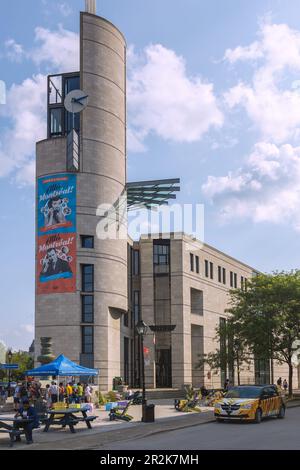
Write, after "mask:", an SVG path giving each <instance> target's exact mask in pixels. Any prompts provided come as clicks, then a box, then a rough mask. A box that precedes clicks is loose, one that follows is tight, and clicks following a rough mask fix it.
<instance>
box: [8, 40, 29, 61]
mask: <svg viewBox="0 0 300 470" xmlns="http://www.w3.org/2000/svg"><path fill="white" fill-rule="evenodd" d="M4 46H5V50H6V54H5V55H6V57H7V58H8V59H9V60H11V61H12V62H22V60H23V58H24V56H25V51H24V48H23V46H22V45H21V44H18V43H17V42H16V41H15V40H14V39H7V41H5V43H4Z"/></svg>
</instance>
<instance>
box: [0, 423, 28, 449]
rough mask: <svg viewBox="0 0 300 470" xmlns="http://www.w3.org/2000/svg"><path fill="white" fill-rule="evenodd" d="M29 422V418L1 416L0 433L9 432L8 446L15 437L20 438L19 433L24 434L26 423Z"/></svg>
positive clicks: (12, 442)
mask: <svg viewBox="0 0 300 470" xmlns="http://www.w3.org/2000/svg"><path fill="white" fill-rule="evenodd" d="M31 422H32V419H31V418H5V417H3V416H1V418H0V433H6V434H9V437H10V447H12V446H13V445H14V441H15V439H16V438H17V439H19V440H20V439H21V435H22V434H26V425H27V424H29V423H31ZM10 423H11V424H10ZM20 428H21V429H20Z"/></svg>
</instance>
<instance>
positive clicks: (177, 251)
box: [129, 233, 298, 388]
mask: <svg viewBox="0 0 300 470" xmlns="http://www.w3.org/2000/svg"><path fill="white" fill-rule="evenodd" d="M155 246H156V247H157V246H160V247H163V246H166V247H167V251H168V254H167V255H163V254H162V255H161V262H162V264H155V263H156V262H157V257H155V250H156V251H157V248H155ZM133 248H134V250H136V251H137V252H138V253H139V257H140V259H139V266H140V268H139V269H140V271H139V276H133V277H131V282H133V284H132V291H133V293H132V295H131V298H132V297H134V292H137V291H138V292H139V298H140V305H139V315H140V317H141V318H142V319H143V320H144V321H145V322H146V324H147V325H149V326H150V329H149V331H148V333H147V335H146V337H145V343H144V344H145V347H146V350H145V351H146V355H147V358H146V367H145V373H146V386H147V388H160V387H161V388H171V387H172V388H182V386H183V385H184V384H193V386H195V387H199V386H201V385H205V386H206V387H208V388H211V387H220V386H222V385H223V383H224V380H225V378H227V377H230V380H231V381H232V382H233V380H235V382H236V381H237V377H236V372H235V377H234V378H233V377H232V376H231V375H230V371H229V370H228V366H227V368H226V370H223V371H222V372H221V371H218V373H216V371H211V370H210V369H209V367H208V366H205V367H204V370H201V369H200V368H199V367H197V365H198V362H199V357H201V355H203V354H208V353H209V352H211V351H215V350H216V349H217V348H219V347H220V345H219V344H218V342H217V340H216V328H217V327H218V326H219V324H220V321H222V320H223V321H224V320H225V319H226V318H227V315H228V314H227V313H226V309H227V308H228V307H229V299H230V297H229V290H230V289H232V288H235V287H237V288H240V287H242V286H245V283H246V282H247V280H248V279H251V277H252V276H253V275H255V274H256V271H255V269H253V268H252V267H250V266H248V265H247V264H244V263H242V262H240V261H238V260H236V259H234V258H232V257H231V256H228V255H226V254H225V253H222V252H221V251H219V250H217V249H215V248H213V247H211V246H209V245H207V244H202V243H201V242H199V241H197V240H195V239H192V238H191V237H189V236H187V235H185V234H180V233H176V234H173V235H171V237H170V236H167V237H166V238H164V235H163V234H161V235H159V236H157V237H153V236H152V238H148V237H147V236H143V237H142V238H141V240H140V241H139V242H136V243H135V244H134V245H133ZM158 250H159V252H163V251H164V249H162V248H159V249H158ZM166 261H167V263H168V264H167V265H166V264H164V262H166ZM130 305H131V312H133V310H134V307H133V305H132V303H131V304H130ZM132 325H133V322H132ZM157 326H160V327H161V328H158V330H159V329H162V330H168V326H169V327H171V328H169V331H152V329H154V330H157ZM153 327H154V328H153ZM151 328H152V329H151ZM133 333H134V332H133V330H132V332H131V336H130V338H132V335H133ZM162 351H163V354H162V357H163V358H164V360H165V364H164V365H163V367H162V364H160V363H159V362H160V357H161V352H162ZM136 364H137V360H136V357H134V360H133V362H132V364H131V366H132V367H130V369H131V375H130V377H129V382H130V381H131V382H134V368H135V367H136ZM166 369H167V371H166ZM269 373H270V372H268V370H267V369H266V366H261V367H260V368H259V367H258V365H256V368H255V364H254V361H253V363H251V364H250V365H247V364H245V365H244V366H243V367H242V371H241V382H242V383H255V382H258V381H260V382H261V383H263V382H268V381H269V380H270V375H269ZM279 376H281V377H282V378H288V370H287V367H286V365H279V364H277V363H275V364H274V377H275V378H276V380H277V378H278V377H279ZM294 380H295V382H294V384H295V386H296V387H297V384H298V377H297V371H296V370H295V377H294ZM135 385H137V384H135Z"/></svg>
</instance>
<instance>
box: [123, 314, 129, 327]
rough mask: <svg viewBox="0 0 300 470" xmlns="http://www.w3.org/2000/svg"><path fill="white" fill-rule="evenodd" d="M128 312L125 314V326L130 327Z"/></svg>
mask: <svg viewBox="0 0 300 470" xmlns="http://www.w3.org/2000/svg"><path fill="white" fill-rule="evenodd" d="M128 325H129V323H128V312H126V313H124V326H126V327H128Z"/></svg>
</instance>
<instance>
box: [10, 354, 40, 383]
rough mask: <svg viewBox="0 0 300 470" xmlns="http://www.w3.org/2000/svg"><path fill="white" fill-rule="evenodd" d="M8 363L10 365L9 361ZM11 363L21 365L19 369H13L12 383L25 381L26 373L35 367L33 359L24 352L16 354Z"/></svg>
mask: <svg viewBox="0 0 300 470" xmlns="http://www.w3.org/2000/svg"><path fill="white" fill-rule="evenodd" d="M6 362H7V363H8V359H7V361H6ZM11 363H12V364H18V365H19V368H18V369H16V370H14V369H13V370H12V371H11V380H12V381H19V380H24V378H25V375H24V372H26V371H27V370H30V369H32V368H33V366H34V362H33V359H32V357H31V356H30V355H29V353H27V352H24V351H18V352H14V353H13V355H12V360H11Z"/></svg>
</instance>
